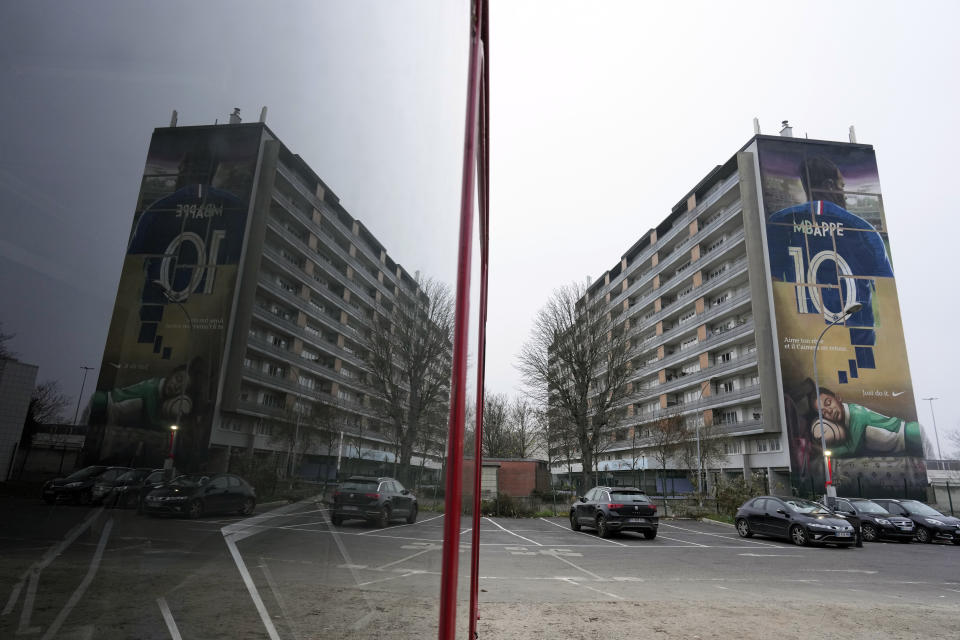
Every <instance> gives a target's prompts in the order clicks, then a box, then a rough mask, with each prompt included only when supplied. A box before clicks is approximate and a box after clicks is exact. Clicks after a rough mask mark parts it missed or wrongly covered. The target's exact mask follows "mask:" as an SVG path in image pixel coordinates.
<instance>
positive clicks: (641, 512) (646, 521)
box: [570, 487, 660, 540]
mask: <svg viewBox="0 0 960 640" xmlns="http://www.w3.org/2000/svg"><path fill="white" fill-rule="evenodd" d="M659 526H660V518H659V517H657V505H655V504H654V503H653V502H652V501H651V500H650V498H648V497H647V495H646V494H645V493H643V492H642V491H640V490H639V489H635V488H633V487H594V488H593V489H590V491H588V492H587V495H585V496H581V497H580V498H578V499H577V501H576V502H574V503H573V505H571V507H570V528H571V529H573V530H574V531H580V528H581V527H588V528H591V529H596V530H597V535H598V536H600V537H601V538H607V537H609V536H610V534H611V533H613V532H615V531H639V532H641V533H642V534H643V537H644V538H646V539H647V540H653V539H654V538H656V537H657V528H658V527H659Z"/></svg>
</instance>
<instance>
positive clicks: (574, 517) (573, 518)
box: [570, 511, 580, 531]
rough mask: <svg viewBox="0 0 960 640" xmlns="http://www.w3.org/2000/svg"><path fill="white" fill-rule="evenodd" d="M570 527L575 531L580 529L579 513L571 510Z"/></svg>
mask: <svg viewBox="0 0 960 640" xmlns="http://www.w3.org/2000/svg"><path fill="white" fill-rule="evenodd" d="M570 528H571V529H573V530H574V531H580V523H579V522H577V513H576V512H575V511H570Z"/></svg>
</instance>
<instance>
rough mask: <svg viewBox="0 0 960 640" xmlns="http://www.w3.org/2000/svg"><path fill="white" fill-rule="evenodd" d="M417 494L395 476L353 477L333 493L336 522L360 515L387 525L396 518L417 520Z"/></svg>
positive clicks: (381, 525) (380, 525) (361, 517)
mask: <svg viewBox="0 0 960 640" xmlns="http://www.w3.org/2000/svg"><path fill="white" fill-rule="evenodd" d="M417 509H418V507H417V497H416V496H415V495H413V494H412V493H410V490H409V489H404V488H403V485H402V484H400V483H399V482H398V481H397V480H394V479H393V478H367V477H364V476H353V477H352V478H349V479H348V480H346V481H344V482H343V483H342V484H341V485H340V487H339V488H338V489H337V491H336V492H334V494H333V514H332V515H331V516H330V519H331V520H332V521H333V524H335V525H338V526H339V525H340V523H342V522H343V521H344V520H350V519H356V518H360V519H363V520H367V521H368V522H373V523H374V524H376V525H377V526H378V527H385V526H387V525H388V524H390V521H391V520H393V519H395V518H400V517H403V518H404V519H405V520H406V522H407V524H413V523H414V522H416V521H417Z"/></svg>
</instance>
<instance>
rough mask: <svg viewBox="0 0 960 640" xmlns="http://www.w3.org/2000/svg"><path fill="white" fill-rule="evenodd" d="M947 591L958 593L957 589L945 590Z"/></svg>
mask: <svg viewBox="0 0 960 640" xmlns="http://www.w3.org/2000/svg"><path fill="white" fill-rule="evenodd" d="M947 591H953V592H954V593H960V590H957V589H947Z"/></svg>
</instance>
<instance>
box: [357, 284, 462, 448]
mask: <svg viewBox="0 0 960 640" xmlns="http://www.w3.org/2000/svg"><path fill="white" fill-rule="evenodd" d="M372 325H373V330H372V331H371V332H370V337H369V339H368V340H367V345H366V346H367V352H366V361H367V365H368V366H369V368H370V372H371V381H372V382H373V385H374V387H375V388H376V389H377V391H378V392H379V394H380V396H381V398H380V402H378V405H379V406H380V409H381V412H382V414H383V415H384V416H385V417H386V418H387V419H388V420H389V421H390V425H391V431H392V433H391V439H392V440H393V442H394V446H395V450H396V456H397V462H398V463H399V464H400V465H401V466H403V467H406V466H407V465H409V463H410V457H411V455H412V453H413V447H414V444H415V443H416V442H417V438H418V436H419V434H420V428H421V423H422V420H423V418H424V417H425V416H426V415H427V414H428V413H429V412H430V410H431V409H432V408H434V407H436V406H437V405H438V404H443V403H444V402H446V401H447V399H448V391H449V390H448V386H449V380H450V357H449V354H450V348H451V337H452V331H453V297H452V295H451V293H450V289H449V287H447V286H446V285H445V284H443V283H440V282H438V281H435V280H432V279H429V278H428V279H420V278H419V277H418V278H417V280H416V287H415V291H414V292H409V293H408V292H406V291H403V290H401V292H400V295H398V296H397V298H396V299H395V300H394V301H393V306H392V308H391V309H386V308H383V307H381V308H378V309H377V311H376V312H375V313H374V318H373V321H372Z"/></svg>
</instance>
